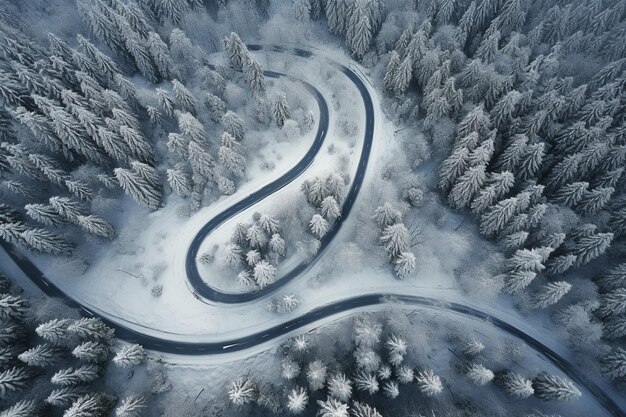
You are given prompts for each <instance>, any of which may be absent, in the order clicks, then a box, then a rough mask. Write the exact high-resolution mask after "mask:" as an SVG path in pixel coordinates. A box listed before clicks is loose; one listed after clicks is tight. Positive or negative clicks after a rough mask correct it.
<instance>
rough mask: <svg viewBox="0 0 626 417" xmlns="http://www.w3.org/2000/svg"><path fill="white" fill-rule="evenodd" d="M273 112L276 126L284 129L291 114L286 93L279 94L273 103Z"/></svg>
mask: <svg viewBox="0 0 626 417" xmlns="http://www.w3.org/2000/svg"><path fill="white" fill-rule="evenodd" d="M272 112H273V113H274V120H276V125H277V126H278V127H283V126H284V125H285V121H286V120H287V119H288V118H289V113H290V111H289V105H288V104H287V96H286V95H285V94H284V93H280V94H278V95H277V96H276V98H275V99H274V101H273V102H272Z"/></svg>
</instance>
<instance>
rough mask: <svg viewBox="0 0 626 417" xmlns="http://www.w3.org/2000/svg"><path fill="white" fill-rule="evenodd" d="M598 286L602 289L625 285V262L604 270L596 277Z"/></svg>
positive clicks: (608, 289) (613, 288)
mask: <svg viewBox="0 0 626 417" xmlns="http://www.w3.org/2000/svg"><path fill="white" fill-rule="evenodd" d="M598 284H599V285H600V288H601V289H602V290H604V291H610V290H615V289H617V288H625V287H626V263H621V264H618V265H616V266H615V267H613V268H611V269H609V270H608V271H606V272H605V273H604V274H602V276H601V277H600V278H599V279H598Z"/></svg>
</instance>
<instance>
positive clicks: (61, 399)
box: [45, 387, 86, 408]
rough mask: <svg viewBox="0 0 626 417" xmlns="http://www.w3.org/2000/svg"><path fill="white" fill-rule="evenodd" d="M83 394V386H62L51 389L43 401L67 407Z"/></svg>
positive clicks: (84, 392)
mask: <svg viewBox="0 0 626 417" xmlns="http://www.w3.org/2000/svg"><path fill="white" fill-rule="evenodd" d="M85 394H86V390H85V388H84V387H63V388H59V389H55V390H52V391H51V392H50V394H49V395H48V398H46V399H45V402H46V403H47V404H50V405H51V406H53V407H63V408H67V407H69V406H70V405H71V404H72V403H73V402H74V401H76V400H77V399H79V398H80V397H82V396H83V395H85Z"/></svg>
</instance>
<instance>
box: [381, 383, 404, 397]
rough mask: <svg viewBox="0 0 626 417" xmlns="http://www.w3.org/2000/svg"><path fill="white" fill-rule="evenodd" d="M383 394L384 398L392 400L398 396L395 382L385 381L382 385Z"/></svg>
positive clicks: (398, 391) (398, 392)
mask: <svg viewBox="0 0 626 417" xmlns="http://www.w3.org/2000/svg"><path fill="white" fill-rule="evenodd" d="M383 393H384V394H385V396H386V397H388V398H391V399H394V398H396V397H397V396H398V395H400V387H399V386H398V383H397V382H396V381H387V382H385V383H384V384H383Z"/></svg>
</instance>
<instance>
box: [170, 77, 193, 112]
mask: <svg viewBox="0 0 626 417" xmlns="http://www.w3.org/2000/svg"><path fill="white" fill-rule="evenodd" d="M172 88H173V90H174V96H176V101H177V102H178V105H179V107H180V108H181V109H182V110H183V111H184V112H188V113H191V114H193V115H195V114H196V111H197V110H196V109H197V105H196V99H195V98H194V97H193V95H192V94H191V92H189V90H187V88H186V87H185V86H184V85H183V84H182V83H181V82H180V81H178V80H177V79H173V80H172Z"/></svg>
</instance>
